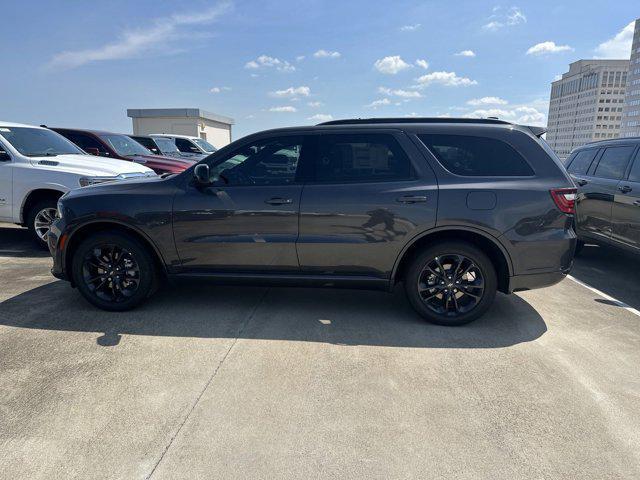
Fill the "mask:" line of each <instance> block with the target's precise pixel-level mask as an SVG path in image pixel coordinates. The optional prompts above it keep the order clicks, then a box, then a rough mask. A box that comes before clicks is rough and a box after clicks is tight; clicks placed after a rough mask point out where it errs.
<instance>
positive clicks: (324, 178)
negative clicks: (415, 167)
mask: <svg viewBox="0 0 640 480" xmlns="http://www.w3.org/2000/svg"><path fill="white" fill-rule="evenodd" d="M314 166H315V179H316V181H318V182H336V183H340V182H378V181H393V180H404V179H409V178H411V177H412V169H411V162H410V161H409V158H408V157H407V155H406V153H405V152H404V150H402V147H400V144H399V143H398V141H397V140H396V139H395V138H393V136H392V135H388V134H343V135H339V134H336V135H322V136H321V137H320V139H319V145H318V152H317V156H316V160H315V165H314Z"/></svg>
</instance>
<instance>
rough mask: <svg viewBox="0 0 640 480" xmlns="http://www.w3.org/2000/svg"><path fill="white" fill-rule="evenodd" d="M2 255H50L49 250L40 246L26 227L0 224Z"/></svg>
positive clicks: (0, 249) (0, 248)
mask: <svg viewBox="0 0 640 480" xmlns="http://www.w3.org/2000/svg"><path fill="white" fill-rule="evenodd" d="M0 256H2V257H39V258H42V257H49V256H50V254H49V252H48V251H47V250H44V249H41V248H38V246H37V245H36V244H35V242H34V241H33V240H32V239H31V233H30V232H29V230H27V229H26V228H20V227H18V226H17V225H16V226H13V225H9V224H0Z"/></svg>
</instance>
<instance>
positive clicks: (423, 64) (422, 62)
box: [416, 58, 429, 70]
mask: <svg viewBox="0 0 640 480" xmlns="http://www.w3.org/2000/svg"><path fill="white" fill-rule="evenodd" d="M416 65H417V66H419V67H420V68H424V69H425V70H428V69H429V62H427V61H426V60H423V59H422V58H419V59H417V60H416Z"/></svg>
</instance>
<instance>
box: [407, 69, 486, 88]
mask: <svg viewBox="0 0 640 480" xmlns="http://www.w3.org/2000/svg"><path fill="white" fill-rule="evenodd" d="M416 81H417V82H418V85H417V87H418V88H423V87H427V86H429V85H431V84H438V85H444V86H445V87H468V86H470V85H477V84H478V82H476V81H475V80H471V79H470V78H467V77H459V76H458V75H456V72H433V73H427V74H426V75H422V76H421V77H419V78H417V79H416Z"/></svg>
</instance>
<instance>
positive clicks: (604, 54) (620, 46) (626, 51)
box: [595, 20, 635, 59]
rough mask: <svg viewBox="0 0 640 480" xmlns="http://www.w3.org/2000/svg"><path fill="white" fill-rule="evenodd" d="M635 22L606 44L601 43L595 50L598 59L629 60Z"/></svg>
mask: <svg viewBox="0 0 640 480" xmlns="http://www.w3.org/2000/svg"><path fill="white" fill-rule="evenodd" d="M634 26H635V20H634V21H633V22H631V23H629V25H627V26H626V27H624V28H623V29H622V30H620V31H619V32H618V33H616V34H615V36H614V37H613V38H610V39H609V40H607V41H606V42H602V43H601V44H600V45H598V47H597V48H596V49H595V52H596V55H598V57H599V58H625V59H626V58H629V57H630V56H631V41H632V40H633V29H634Z"/></svg>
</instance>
